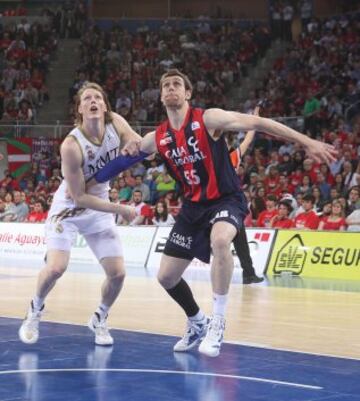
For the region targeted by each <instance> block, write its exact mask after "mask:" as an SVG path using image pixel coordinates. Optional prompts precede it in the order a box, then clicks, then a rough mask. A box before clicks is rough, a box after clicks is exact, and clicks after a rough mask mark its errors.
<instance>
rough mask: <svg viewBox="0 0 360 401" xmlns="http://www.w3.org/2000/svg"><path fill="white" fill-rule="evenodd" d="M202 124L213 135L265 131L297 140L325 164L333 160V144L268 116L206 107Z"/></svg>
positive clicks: (310, 153)
mask: <svg viewBox="0 0 360 401" xmlns="http://www.w3.org/2000/svg"><path fill="white" fill-rule="evenodd" d="M204 124H205V126H206V128H207V130H208V131H209V133H210V135H211V136H213V135H214V133H215V132H217V131H219V130H220V131H250V130H256V131H261V132H266V133H268V134H271V135H274V136H276V137H278V138H281V139H284V140H287V141H290V142H297V143H299V144H300V145H302V146H303V147H304V148H305V149H306V152H307V153H308V154H309V155H310V156H312V157H313V158H314V159H315V161H317V162H325V163H327V164H329V163H331V162H332V161H335V160H336V159H335V155H336V153H337V151H336V150H335V148H334V146H333V145H329V144H327V143H324V142H320V141H316V140H314V139H311V138H309V137H307V136H306V135H303V134H301V133H300V132H297V131H295V130H293V129H292V128H289V127H287V126H286V125H284V124H281V123H279V122H277V121H274V120H271V119H269V118H264V117H259V116H254V115H249V114H243V113H237V112H235V111H225V110H222V109H208V110H206V111H205V112H204Z"/></svg>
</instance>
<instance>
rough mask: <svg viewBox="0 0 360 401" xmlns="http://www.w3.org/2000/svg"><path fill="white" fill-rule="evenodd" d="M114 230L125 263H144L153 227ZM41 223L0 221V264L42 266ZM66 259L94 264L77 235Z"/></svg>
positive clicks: (88, 250) (43, 242)
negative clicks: (116, 232) (120, 244)
mask: <svg viewBox="0 0 360 401" xmlns="http://www.w3.org/2000/svg"><path fill="white" fill-rule="evenodd" d="M117 228H118V232H119V235H120V238H121V241H122V244H123V250H124V258H125V262H126V266H129V267H131V266H145V262H146V259H147V257H148V254H149V249H150V245H151V242H152V239H153V237H154V234H155V231H156V227H151V226H149V227H122V226H119V227H117ZM44 232H45V230H44V225H43V224H31V223H0V258H1V265H5V266H6V265H11V266H13V265H14V264H16V265H18V266H19V261H21V264H20V266H19V267H21V266H23V265H24V266H26V267H28V266H33V267H38V266H42V265H43V262H42V261H43V258H44V256H45V253H46V243H45V235H44ZM70 262H73V263H75V264H79V263H81V264H87V265H94V266H97V265H98V263H97V260H96V258H95V256H94V255H93V253H92V252H91V250H90V249H89V247H88V246H87V244H86V242H85V239H84V237H83V236H81V235H78V236H77V238H76V241H75V243H74V245H73V247H72V249H71V259H70Z"/></svg>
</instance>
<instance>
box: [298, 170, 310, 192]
mask: <svg viewBox="0 0 360 401" xmlns="http://www.w3.org/2000/svg"><path fill="white" fill-rule="evenodd" d="M311 191H312V189H311V180H310V177H309V176H308V175H307V174H305V175H303V177H302V181H301V184H300V185H298V186H297V187H296V189H295V194H298V193H302V194H304V195H310V194H311Z"/></svg>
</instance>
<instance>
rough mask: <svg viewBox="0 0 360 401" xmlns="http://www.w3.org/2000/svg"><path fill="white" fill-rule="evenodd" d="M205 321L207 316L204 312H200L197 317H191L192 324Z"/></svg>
mask: <svg viewBox="0 0 360 401" xmlns="http://www.w3.org/2000/svg"><path fill="white" fill-rule="evenodd" d="M204 319H205V314H204V312H203V311H202V310H199V312H198V313H197V314H196V315H195V316H190V317H189V320H191V321H192V322H200V321H201V320H204Z"/></svg>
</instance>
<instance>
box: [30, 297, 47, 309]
mask: <svg viewBox="0 0 360 401" xmlns="http://www.w3.org/2000/svg"><path fill="white" fill-rule="evenodd" d="M44 301H45V298H40V297H38V296H37V295H35V296H34V298H33V299H32V307H33V309H34V311H35V312H39V311H41V309H42V308H43V306H44Z"/></svg>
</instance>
